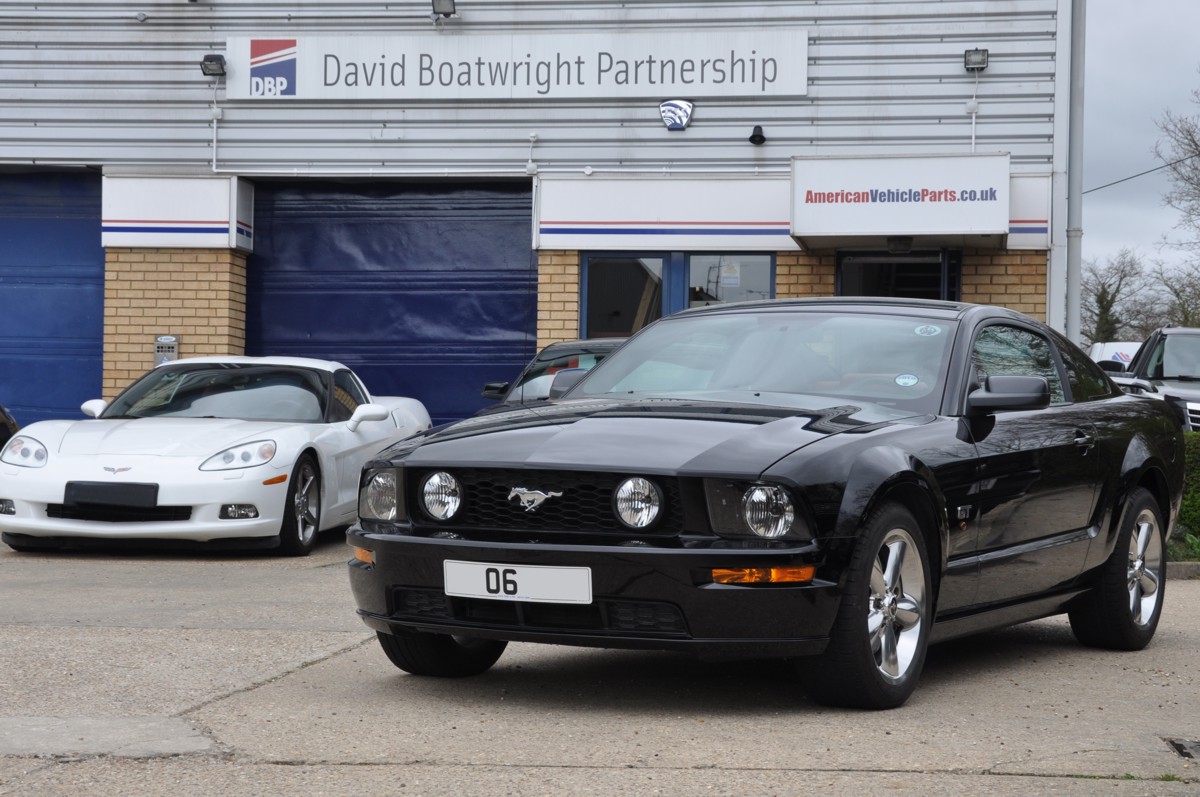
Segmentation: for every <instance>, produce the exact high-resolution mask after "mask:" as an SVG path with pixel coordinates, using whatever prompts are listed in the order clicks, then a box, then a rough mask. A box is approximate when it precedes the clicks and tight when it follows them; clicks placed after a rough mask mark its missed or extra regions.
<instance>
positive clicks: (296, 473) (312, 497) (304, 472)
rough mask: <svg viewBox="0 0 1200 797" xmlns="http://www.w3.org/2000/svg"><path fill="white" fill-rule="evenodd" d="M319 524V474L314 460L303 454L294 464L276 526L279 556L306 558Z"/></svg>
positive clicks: (314, 542)
mask: <svg viewBox="0 0 1200 797" xmlns="http://www.w3.org/2000/svg"><path fill="white" fill-rule="evenodd" d="M320 524H321V474H320V473H318V472H317V465H316V463H315V462H314V461H313V458H312V457H311V456H310V455H308V454H304V455H302V456H301V457H300V459H298V460H297V461H296V468H295V470H293V471H292V479H291V482H290V483H289V484H288V492H287V499H286V501H285V503H284V515H283V523H281V524H280V526H279V553H281V554H283V555H284V556H308V555H309V554H310V553H312V549H313V547H314V546H316V544H317V532H318V531H319V530H320Z"/></svg>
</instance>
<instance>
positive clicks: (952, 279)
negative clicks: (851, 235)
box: [837, 250, 962, 301]
mask: <svg viewBox="0 0 1200 797" xmlns="http://www.w3.org/2000/svg"><path fill="white" fill-rule="evenodd" d="M961 282H962V253H961V252H958V251H951V250H946V251H942V252H915V253H913V254H908V255H893V254H880V253H871V252H846V253H842V254H840V255H839V256H838V274H837V286H838V290H837V292H838V295H839V296H895V297H903V298H907V299H947V300H949V301H958V299H959V297H960V296H961V291H960V287H959V286H960V284H961Z"/></svg>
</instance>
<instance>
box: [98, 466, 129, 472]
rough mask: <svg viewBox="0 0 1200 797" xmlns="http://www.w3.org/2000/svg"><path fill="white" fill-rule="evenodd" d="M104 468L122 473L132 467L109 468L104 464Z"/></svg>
mask: <svg viewBox="0 0 1200 797" xmlns="http://www.w3.org/2000/svg"><path fill="white" fill-rule="evenodd" d="M104 470H105V471H106V472H108V473H124V472H125V471H127V470H132V468H110V467H108V466H107V465H105V466H104Z"/></svg>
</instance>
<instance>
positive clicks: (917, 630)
mask: <svg viewBox="0 0 1200 797" xmlns="http://www.w3.org/2000/svg"><path fill="white" fill-rule="evenodd" d="M932 624H933V581H932V578H931V575H930V566H929V555H928V552H927V547H926V545H925V538H924V535H923V534H922V532H921V529H920V527H919V526H918V524H917V521H916V518H914V517H913V514H912V513H911V512H910V511H908V510H907V509H905V508H904V507H903V506H900V505H899V504H884V505H883V506H881V507H879V508H878V509H877V510H876V511H875V512H873V513H872V514H871V516H870V517H869V518H868V519H867V521H866V523H864V524H863V530H862V537H861V538H860V539H859V541H858V545H857V546H856V547H855V549H854V554H853V556H852V557H851V560H850V567H849V570H848V573H847V577H846V587H845V590H844V591H843V593H842V600H841V604H840V605H839V606H838V613H837V617H836V619H835V620H834V624H833V631H832V635H831V638H830V642H829V647H828V648H826V649H825V652H824V653H823V654H821V655H820V656H818V657H816V658H814V659H811V660H801V661H800V662H799V663H798V668H799V670H800V673H801V676H802V677H803V678H804V680H805V689H806V691H807V692H808V695H809V697H811V698H812V699H813V700H815V701H816V702H818V703H822V704H824V705H827V706H839V707H845V708H866V709H888V708H895V707H897V706H899V705H902V704H903V703H904V701H906V700H907V699H908V697H909V695H911V694H912V692H913V690H914V689H915V688H916V686H917V681H918V680H919V679H920V677H921V670H922V669H923V668H924V666H925V653H926V650H927V649H928V647H929V631H930V627H931V626H932Z"/></svg>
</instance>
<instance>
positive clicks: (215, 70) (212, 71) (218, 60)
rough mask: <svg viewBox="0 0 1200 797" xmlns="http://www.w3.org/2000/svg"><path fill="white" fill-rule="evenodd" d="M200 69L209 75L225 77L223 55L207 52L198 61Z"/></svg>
mask: <svg viewBox="0 0 1200 797" xmlns="http://www.w3.org/2000/svg"><path fill="white" fill-rule="evenodd" d="M200 71H201V72H203V73H204V74H205V75H208V76H209V77H225V56H223V55H221V54H220V53H209V54H208V55H206V56H204V59H203V60H202V61H201V62H200Z"/></svg>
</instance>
